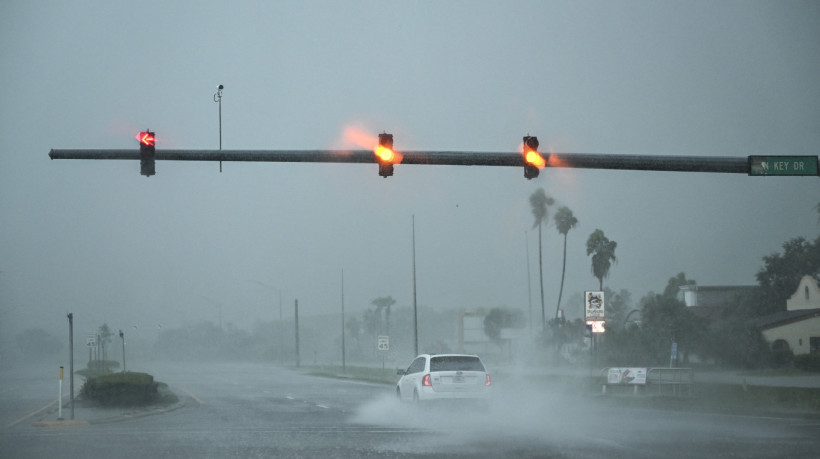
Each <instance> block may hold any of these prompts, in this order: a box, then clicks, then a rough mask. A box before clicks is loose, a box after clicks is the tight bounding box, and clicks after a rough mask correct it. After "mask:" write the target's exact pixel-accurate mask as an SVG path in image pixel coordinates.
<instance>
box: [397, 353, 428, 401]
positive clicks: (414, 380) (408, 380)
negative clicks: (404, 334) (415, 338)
mask: <svg viewBox="0 0 820 459" xmlns="http://www.w3.org/2000/svg"><path fill="white" fill-rule="evenodd" d="M424 364H425V358H424V357H418V358H416V360H413V363H411V364H410V366H409V367H407V372H406V373H405V374H404V377H403V378H402V380H401V394H402V399H404V400H409V399H412V398H413V391H414V390H415V388H416V385H417V384H418V382H419V381H420V380H421V376H422V375H421V373H422V372H423V371H424Z"/></svg>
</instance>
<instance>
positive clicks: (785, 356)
mask: <svg viewBox="0 0 820 459" xmlns="http://www.w3.org/2000/svg"><path fill="white" fill-rule="evenodd" d="M771 359H772V366H773V367H774V368H783V367H787V366H790V365H791V364H792V362H793V361H794V360H795V357H794V352H792V350H791V349H777V350H774V351H772V353H771Z"/></svg>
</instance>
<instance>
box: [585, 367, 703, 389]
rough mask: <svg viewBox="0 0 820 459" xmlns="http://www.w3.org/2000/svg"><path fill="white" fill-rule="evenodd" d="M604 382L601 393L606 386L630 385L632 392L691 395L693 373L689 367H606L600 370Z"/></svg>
mask: <svg viewBox="0 0 820 459" xmlns="http://www.w3.org/2000/svg"><path fill="white" fill-rule="evenodd" d="M601 376H603V378H604V383H603V385H602V386H601V393H602V394H606V393H607V387H610V388H615V387H620V388H626V387H630V386H631V387H632V392H633V394H635V395H637V394H639V393H645V394H651V395H672V396H682V395H692V386H693V384H694V382H695V375H694V372H693V371H692V369H691V368H617V367H608V368H604V369H602V370H601Z"/></svg>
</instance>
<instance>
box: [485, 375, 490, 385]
mask: <svg viewBox="0 0 820 459" xmlns="http://www.w3.org/2000/svg"><path fill="white" fill-rule="evenodd" d="M486 376H487V379H486V380H485V381H484V385H485V386H489V385H490V375H486Z"/></svg>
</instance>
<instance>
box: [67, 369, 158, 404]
mask: <svg viewBox="0 0 820 459" xmlns="http://www.w3.org/2000/svg"><path fill="white" fill-rule="evenodd" d="M157 386H158V384H157V383H156V382H154V377H153V376H151V375H149V374H147V373H135V372H126V373H113V374H109V375H103V376H98V377H96V378H89V379H87V380H86V382H85V384H83V387H82V390H81V391H80V395H82V396H83V397H84V398H86V399H88V400H93V401H96V402H99V403H101V404H103V405H145V404H149V403H153V402H155V401H156V400H157V396H158V395H157V394H158V391H157Z"/></svg>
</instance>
